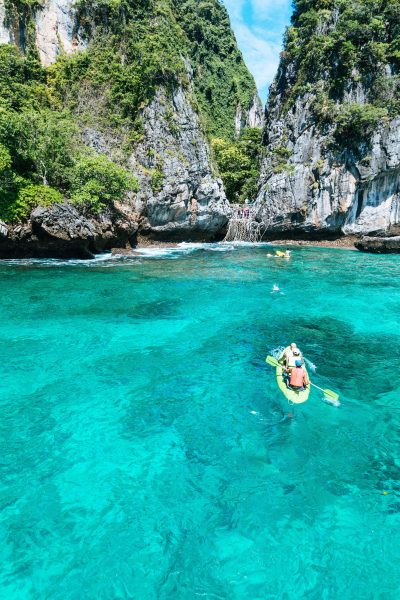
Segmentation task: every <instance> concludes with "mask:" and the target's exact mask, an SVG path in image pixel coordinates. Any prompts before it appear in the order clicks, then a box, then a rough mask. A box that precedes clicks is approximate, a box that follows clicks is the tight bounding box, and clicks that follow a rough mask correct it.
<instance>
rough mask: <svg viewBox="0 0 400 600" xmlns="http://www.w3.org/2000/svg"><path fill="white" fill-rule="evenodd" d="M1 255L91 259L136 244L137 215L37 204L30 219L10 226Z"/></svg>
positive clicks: (0, 242)
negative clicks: (87, 213)
mask: <svg viewBox="0 0 400 600" xmlns="http://www.w3.org/2000/svg"><path fill="white" fill-rule="evenodd" d="M6 229H7V234H6V235H5V236H2V237H1V236H0V258H81V259H91V258H94V256H95V255H96V254H98V253H101V252H105V251H108V250H111V249H112V248H113V247H115V246H123V247H125V246H127V245H135V244H136V234H137V230H138V223H137V215H136V214H135V213H129V212H124V211H123V210H117V209H114V210H112V211H111V210H110V211H105V212H104V213H102V214H99V215H95V216H94V215H85V214H83V213H82V212H79V211H78V210H77V208H76V207H74V206H71V205H69V204H55V205H54V206H51V207H46V208H45V207H38V208H36V209H34V210H33V211H32V213H31V217H30V220H29V221H28V222H26V223H18V224H12V225H9V226H7V228H6Z"/></svg>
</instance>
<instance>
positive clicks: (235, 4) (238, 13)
mask: <svg viewBox="0 0 400 600" xmlns="http://www.w3.org/2000/svg"><path fill="white" fill-rule="evenodd" d="M223 2H224V4H225V6H226V8H227V9H228V12H229V16H230V18H231V20H235V19H238V20H241V19H242V14H243V8H244V5H245V3H246V0H223Z"/></svg>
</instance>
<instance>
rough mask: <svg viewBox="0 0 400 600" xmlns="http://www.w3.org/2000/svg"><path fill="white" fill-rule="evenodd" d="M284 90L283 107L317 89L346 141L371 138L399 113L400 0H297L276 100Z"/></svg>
mask: <svg viewBox="0 0 400 600" xmlns="http://www.w3.org/2000/svg"><path fill="white" fill-rule="evenodd" d="M360 90H362V93H363V94H365V97H364V98H363V99H362V100H360V96H359V94H360ZM282 92H283V94H284V104H283V110H287V109H288V108H290V107H292V106H293V105H294V103H295V101H296V99H297V98H298V97H301V96H304V95H305V94H306V93H311V94H313V96H314V101H313V106H312V108H313V111H314V115H315V118H316V122H317V123H318V124H319V125H320V126H321V127H323V126H324V125H326V124H328V125H331V124H337V128H336V132H335V141H336V143H337V144H338V145H339V147H345V146H346V145H348V143H349V140H351V143H352V144H353V146H354V147H355V146H357V144H360V143H362V142H363V141H365V139H366V137H368V135H370V134H371V133H372V131H373V130H374V128H375V127H376V126H377V124H378V123H379V121H380V120H381V119H383V118H391V117H393V116H396V115H398V114H399V113H400V0H296V1H295V2H294V14H293V18H292V26H291V27H289V28H288V30H287V32H286V39H285V46H284V52H283V53H282V62H281V69H280V73H279V78H278V80H277V82H276V86H275V89H274V95H273V96H272V97H271V102H274V97H275V95H276V93H282ZM360 104H362V105H363V106H362V108H360Z"/></svg>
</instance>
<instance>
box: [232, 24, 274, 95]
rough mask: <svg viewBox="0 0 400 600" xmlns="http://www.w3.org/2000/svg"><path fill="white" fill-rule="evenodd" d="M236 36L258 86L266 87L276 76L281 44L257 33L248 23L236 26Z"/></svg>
mask: <svg viewBox="0 0 400 600" xmlns="http://www.w3.org/2000/svg"><path fill="white" fill-rule="evenodd" d="M235 32H236V37H237V40H238V44H239V47H240V49H241V50H242V52H243V56H244V59H245V61H246V64H247V66H248V67H249V69H250V71H251V73H252V74H253V76H254V79H255V80H256V84H257V87H258V88H264V87H265V86H266V85H268V84H269V83H270V82H271V81H272V79H273V78H274V76H275V73H276V70H277V68H278V63H279V52H280V49H281V47H280V44H277V43H275V42H273V41H270V40H268V38H267V37H266V36H265V37H264V36H260V35H256V34H255V33H254V32H253V31H252V30H251V29H250V28H249V27H248V26H247V25H245V24H244V23H240V24H238V25H237V26H236V28H235Z"/></svg>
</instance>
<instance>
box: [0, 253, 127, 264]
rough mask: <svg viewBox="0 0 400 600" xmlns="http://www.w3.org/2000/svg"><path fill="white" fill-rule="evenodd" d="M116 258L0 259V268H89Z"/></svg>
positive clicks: (104, 256) (106, 254) (107, 256)
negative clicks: (36, 266)
mask: <svg viewBox="0 0 400 600" xmlns="http://www.w3.org/2000/svg"><path fill="white" fill-rule="evenodd" d="M116 258H117V257H116V256H114V255H113V254H111V253H104V254H97V255H96V256H95V257H94V258H89V259H82V258H68V259H66V258H4V259H0V266H1V265H6V266H10V267H29V266H33V265H40V266H49V267H65V266H72V265H81V266H82V265H83V266H87V267H90V266H92V265H93V264H94V263H105V262H110V261H114V260H115V259H116Z"/></svg>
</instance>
